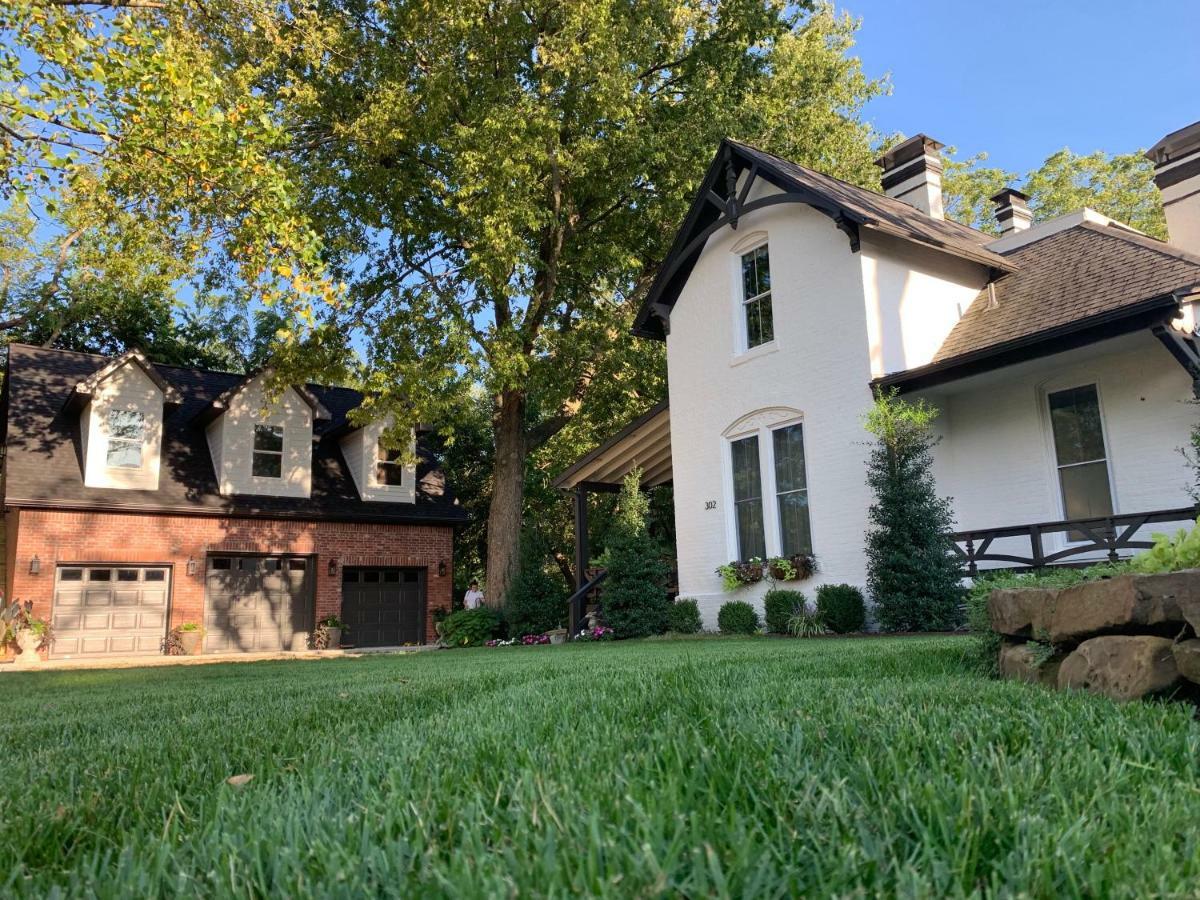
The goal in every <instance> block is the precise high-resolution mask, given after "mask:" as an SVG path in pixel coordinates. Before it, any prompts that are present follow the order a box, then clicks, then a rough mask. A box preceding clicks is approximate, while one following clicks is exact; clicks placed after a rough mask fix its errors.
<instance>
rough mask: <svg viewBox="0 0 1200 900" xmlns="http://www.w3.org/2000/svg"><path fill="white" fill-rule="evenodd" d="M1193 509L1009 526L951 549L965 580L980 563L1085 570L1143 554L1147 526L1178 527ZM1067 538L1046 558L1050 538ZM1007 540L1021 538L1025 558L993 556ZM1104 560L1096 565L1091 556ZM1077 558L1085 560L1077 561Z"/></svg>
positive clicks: (958, 538)
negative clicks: (1173, 524)
mask: <svg viewBox="0 0 1200 900" xmlns="http://www.w3.org/2000/svg"><path fill="white" fill-rule="evenodd" d="M1196 514H1197V508H1196V507H1193V506H1184V507H1180V508H1178V509H1163V510H1158V511H1156V512H1144V513H1129V514H1125V515H1114V516H1102V517H1100V518H1095V519H1072V520H1066V521H1062V522H1039V523H1037V524H1034V525H1010V526H1008V527H1007V528H978V529H975V530H973V531H960V532H958V533H957V534H955V535H954V536H953V537H954V541H955V547H956V549H957V550H958V553H959V556H961V557H962V560H963V563H964V564H965V565H966V569H967V574H968V575H970V576H971V577H974V576H975V575H977V574H978V573H979V564H980V563H994V564H995V565H988V566H986V567H985V568H988V569H992V568H996V569H1040V568H1043V567H1045V566H1086V565H1094V564H1095V563H1097V562H1103V561H1105V560H1107V561H1109V562H1116V561H1117V560H1119V559H1120V558H1121V557H1122V556H1128V555H1130V552H1131V551H1134V550H1145V549H1147V548H1149V547H1151V546H1153V544H1152V543H1151V542H1150V541H1149V540H1148V537H1149V536H1148V535H1146V536H1143V537H1140V538H1138V537H1136V536H1137V533H1138V531H1140V530H1141V529H1142V528H1144V527H1145V526H1147V525H1153V524H1156V523H1161V522H1178V523H1180V524H1181V525H1182V524H1183V523H1185V522H1188V521H1191V520H1193V519H1195V518H1196ZM1056 534H1068V535H1069V536H1070V541H1069V542H1068V543H1067V544H1066V545H1065V546H1063V547H1062V548H1061V549H1056V550H1052V551H1051V552H1049V553H1047V552H1046V549H1045V544H1046V541H1045V539H1046V537H1047V536H1048V535H1056ZM1005 538H1025V539H1026V540H1027V541H1028V544H1029V552H1028V555H1021V554H1019V553H1016V552H996V551H995V550H993V549H992V545H993V544H994V543H995V542H996V541H998V540H1003V539H1005ZM1097 553H1102V554H1104V559H1103V560H1099V559H1097V558H1096V556H1095V555H1094V554H1097ZM1080 557H1088V558H1084V559H1081V558H1080Z"/></svg>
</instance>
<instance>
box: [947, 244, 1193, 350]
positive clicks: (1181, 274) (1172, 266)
mask: <svg viewBox="0 0 1200 900" xmlns="http://www.w3.org/2000/svg"><path fill="white" fill-rule="evenodd" d="M1008 256H1009V258H1011V259H1013V260H1014V261H1015V262H1017V263H1018V264H1019V266H1020V268H1019V269H1018V270H1017V271H1016V272H1012V273H1010V274H1008V275H1005V276H1003V277H1002V278H999V279H998V280H997V281H996V282H995V283H994V289H995V302H994V303H992V302H991V301H990V299H989V297H988V290H987V289H986V288H985V289H984V290H983V291H981V292H980V293H979V296H978V297H976V298H975V300H974V301H973V302H972V303H971V305H970V306H969V307H968V308H967V311H966V313H965V314H964V315H963V317H962V318H961V319H960V320H959V321H958V323H957V324H956V325H955V326H954V328H953V330H952V331H951V332H950V334H949V335H948V336H947V338H946V340H945V341H944V342H943V343H942V346H941V348H939V350H938V352H937V355H936V356H934V359H933V362H934V363H935V364H937V363H947V362H949V361H952V360H954V359H955V358H957V357H961V356H965V355H968V354H973V353H976V352H978V351H981V350H985V349H987V348H990V347H995V346H996V345H999V344H1002V343H1005V342H1007V341H1012V340H1016V339H1019V338H1027V337H1030V336H1033V335H1036V334H1038V333H1039V332H1043V331H1052V330H1054V329H1056V328H1059V327H1061V326H1064V325H1068V324H1072V323H1077V322H1081V321H1084V320H1087V319H1090V318H1092V317H1094V316H1098V315H1104V314H1112V313H1119V312H1120V311H1121V310H1122V309H1124V308H1126V307H1135V306H1137V305H1138V304H1139V303H1142V302H1144V301H1147V300H1152V299H1154V298H1156V297H1162V296H1164V295H1167V294H1170V293H1171V292H1173V291H1176V290H1179V289H1180V288H1186V287H1188V286H1190V285H1195V284H1200V257H1197V256H1192V255H1191V254H1188V253H1185V252H1183V251H1182V250H1178V249H1176V248H1174V247H1172V246H1170V245H1169V244H1164V243H1162V242H1160V241H1156V240H1154V239H1153V238H1148V237H1145V236H1143V235H1140V234H1137V233H1135V232H1131V231H1128V230H1127V229H1124V228H1119V227H1116V226H1111V225H1108V226H1105V225H1097V224H1094V223H1091V222H1084V223H1082V224H1080V225H1076V226H1073V227H1071V228H1067V229H1065V230H1063V231H1058V232H1055V233H1054V234H1051V235H1048V236H1047V237H1044V238H1042V239H1040V240H1037V241H1033V242H1031V243H1029V244H1025V245H1023V246H1021V247H1017V248H1016V249H1014V250H1012V251H1011V252H1010V253H1009V254H1008Z"/></svg>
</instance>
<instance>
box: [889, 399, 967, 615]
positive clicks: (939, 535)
mask: <svg viewBox="0 0 1200 900" xmlns="http://www.w3.org/2000/svg"><path fill="white" fill-rule="evenodd" d="M936 417H937V410H935V409H934V408H932V407H931V406H928V405H927V404H926V403H925V401H924V400H921V401H918V402H916V403H910V402H907V401H905V400H901V399H900V398H899V397H898V396H896V394H895V393H894V392H892V393H889V394H884V395H882V396H880V397H879V398H877V399H876V402H875V405H874V407H872V409H871V411H870V412H869V413H868V415H867V419H866V428H867V430H868V431H870V432H871V434H873V435H874V436H875V443H874V445H873V446H872V448H871V455H870V460H869V462H868V465H867V484H868V485H869V486H870V488H871V490H872V491H873V493H874V495H875V500H874V503H872V505H871V508H870V511H869V518H870V522H871V529H870V531H869V532H868V533H867V586H868V588H869V590H870V592H871V596H872V597H873V598H874V601H875V611H876V615H877V616H878V617H879V622H880V624H881V625H882V626H883V627H884V628H885V629H886V630H888V631H942V630H948V629H951V628H954V627H955V626H956V625H957V624H958V623H959V620H960V616H961V610H960V603H961V601H962V594H963V591H962V587H961V584H960V582H961V578H962V571H961V567H960V564H959V562H958V558H957V556H956V554H955V552H954V544H953V541H952V540H951V538H950V535H951V533H952V532H953V530H954V521H953V517H952V514H951V507H950V501H949V500H948V499H943V498H941V497H939V496H938V495H937V485H936V483H935V482H934V479H933V452H932V451H933V446H934V444H935V443H936V440H935V438H934V436H933V434H932V430H931V426H932V424H933V421H934V419H935V418H936Z"/></svg>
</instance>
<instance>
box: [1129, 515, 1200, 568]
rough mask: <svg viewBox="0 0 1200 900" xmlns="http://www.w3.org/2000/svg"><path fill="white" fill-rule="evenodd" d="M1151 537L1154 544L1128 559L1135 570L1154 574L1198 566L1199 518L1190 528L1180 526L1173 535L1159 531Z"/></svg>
mask: <svg viewBox="0 0 1200 900" xmlns="http://www.w3.org/2000/svg"><path fill="white" fill-rule="evenodd" d="M1151 537H1152V539H1153V541H1154V546H1153V547H1151V548H1150V549H1149V550H1143V551H1142V552H1141V553H1139V554H1137V555H1136V556H1135V557H1133V559H1131V560H1130V566H1131V567H1132V568H1133V569H1134V570H1135V571H1137V572H1144V573H1146V574H1154V573H1158V572H1177V571H1179V570H1180V569H1196V568H1200V519H1197V520H1196V525H1195V526H1194V527H1192V528H1191V529H1190V530H1189V529H1186V528H1180V529H1179V530H1178V531H1177V532H1175V535H1174V536H1173V537H1172V536H1171V535H1169V534H1160V533H1156V534H1153V535H1151Z"/></svg>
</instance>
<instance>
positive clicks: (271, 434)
mask: <svg viewBox="0 0 1200 900" xmlns="http://www.w3.org/2000/svg"><path fill="white" fill-rule="evenodd" d="M251 471H252V472H253V473H254V474H255V475H256V476H257V477H259V478H282V477H283V428H282V426H279V425H257V424H256V425H255V426H254V459H253V461H252V462H251Z"/></svg>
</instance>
